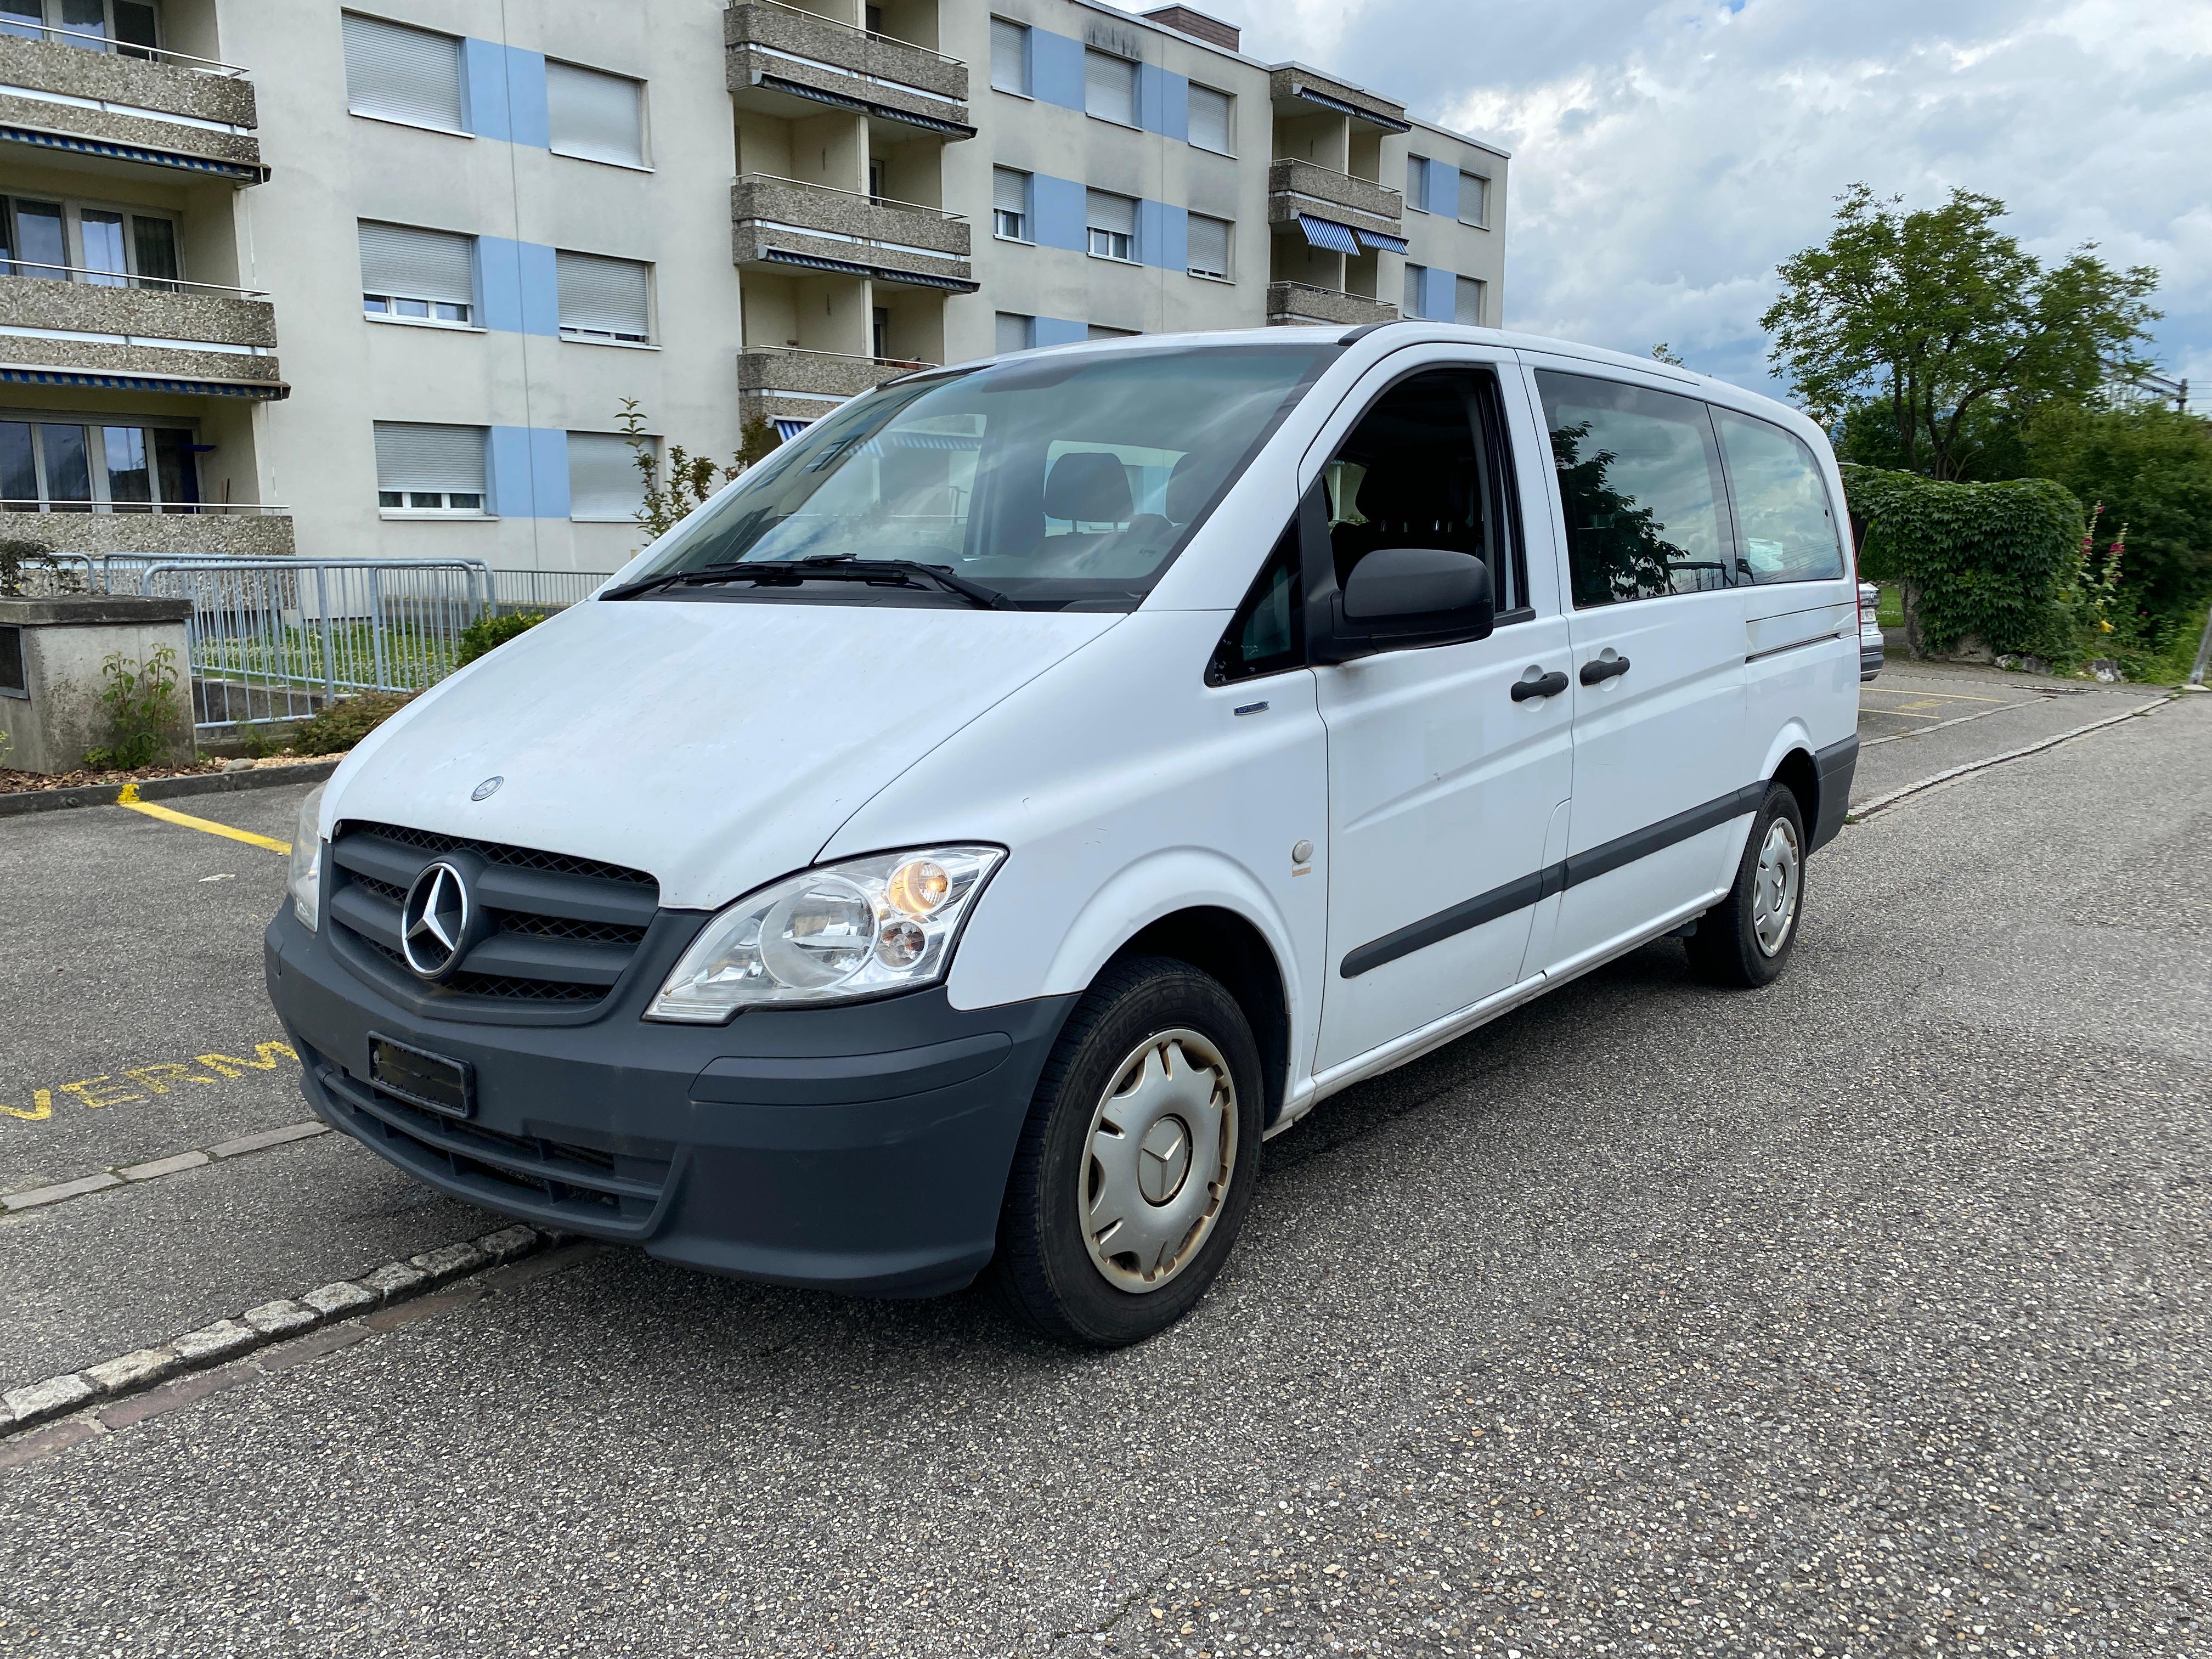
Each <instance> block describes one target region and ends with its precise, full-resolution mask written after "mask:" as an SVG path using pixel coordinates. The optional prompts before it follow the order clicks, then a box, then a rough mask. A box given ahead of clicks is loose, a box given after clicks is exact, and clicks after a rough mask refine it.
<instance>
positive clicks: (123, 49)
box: [0, 17, 249, 81]
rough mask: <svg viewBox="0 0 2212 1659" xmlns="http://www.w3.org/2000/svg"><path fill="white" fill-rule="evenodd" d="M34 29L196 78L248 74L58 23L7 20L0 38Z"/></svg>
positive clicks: (186, 54)
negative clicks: (180, 69) (168, 65)
mask: <svg viewBox="0 0 2212 1659" xmlns="http://www.w3.org/2000/svg"><path fill="white" fill-rule="evenodd" d="M33 29H36V30H38V32H39V33H40V34H42V35H45V34H58V35H60V36H61V37H62V38H63V39H64V40H89V41H91V42H93V43H94V45H96V46H105V47H106V48H107V50H108V51H109V52H112V53H113V54H114V55H115V56H117V57H118V58H146V59H148V60H149V61H151V60H152V59H155V58H159V59H161V61H162V62H164V63H174V64H179V66H181V67H183V68H185V69H189V70H193V71H194V72H195V73H197V74H201V75H214V74H222V75H227V76H233V77H234V78H235V79H238V80H241V81H242V80H244V79H245V78H246V75H247V74H248V72H249V71H247V70H242V69H240V67H239V66H238V65H237V64H225V63H222V62H221V61H219V60H217V59H216V58H195V57H194V56H193V55H192V54H191V52H171V51H170V50H169V49H168V48H167V46H140V45H138V44H137V42H136V41H135V40H115V39H114V38H113V37H112V36H109V35H105V34H94V33H92V32H91V31H90V30H88V29H73V28H67V27H64V26H63V25H61V24H59V23H33V22H32V21H30V20H29V19H28V18H27V17H9V18H8V19H7V20H6V21H0V34H13V35H18V36H21V35H24V34H27V33H29V32H30V31H31V30H33Z"/></svg>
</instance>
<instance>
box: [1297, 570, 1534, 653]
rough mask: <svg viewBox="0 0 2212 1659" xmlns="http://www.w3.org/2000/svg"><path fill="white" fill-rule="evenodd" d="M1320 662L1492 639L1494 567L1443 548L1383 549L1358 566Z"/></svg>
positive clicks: (1345, 590)
mask: <svg viewBox="0 0 2212 1659" xmlns="http://www.w3.org/2000/svg"><path fill="white" fill-rule="evenodd" d="M1330 609H1331V610H1332V611H1334V613H1335V614H1334V616H1332V617H1330V619H1329V620H1330V623H1331V627H1330V629H1329V630H1328V631H1329V634H1330V636H1331V637H1330V638H1329V640H1328V641H1327V643H1326V646H1325V647H1324V649H1323V650H1322V651H1319V652H1316V656H1318V657H1320V658H1321V659H1322V660H1324V661H1328V662H1348V661H1350V660H1351V659H1353V658H1355V657H1364V656H1369V655H1372V654H1373V653H1376V652H1378V651H1395V650H1406V649H1411V648H1413V647H1420V646H1432V645H1458V644H1462V643H1464V642H1465V641H1469V640H1480V639H1487V638H1488V637H1489V636H1490V632H1491V629H1492V627H1493V626H1494V624H1495V621H1496V617H1497V601H1496V597H1495V594H1494V592H1493V591H1492V586H1491V581H1490V567H1489V566H1488V565H1487V564H1486V563H1484V562H1483V561H1482V560H1480V559H1479V558H1477V557H1475V556H1474V554H1472V553H1459V552H1454V551H1453V550H1450V549H1449V548H1441V547H1378V548H1376V550H1374V551H1373V552H1371V553H1370V554H1368V555H1367V556H1365V557H1364V558H1363V559H1361V560H1360V561H1359V562H1358V564H1356V565H1354V566H1352V574H1351V575H1350V576H1348V577H1346V579H1345V583H1344V586H1343V588H1342V590H1341V591H1340V592H1339V593H1338V594H1337V596H1336V602H1335V604H1334V605H1332V606H1331V607H1330Z"/></svg>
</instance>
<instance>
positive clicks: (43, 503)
mask: <svg viewBox="0 0 2212 1659" xmlns="http://www.w3.org/2000/svg"><path fill="white" fill-rule="evenodd" d="M102 507H105V508H106V509H107V510H108V511H109V512H110V513H115V512H117V511H121V512H124V513H162V514H173V515H174V516H176V517H178V518H193V517H208V516H219V515H222V514H226V513H248V514H252V513H262V514H267V515H273V514H276V513H287V514H289V513H290V512H291V511H292V509H291V508H290V507H279V506H277V505H276V503H275V502H273V501H55V500H53V499H52V498H51V497H49V498H47V499H46V500H33V498H31V497H29V496H13V495H10V496H5V497H0V512H7V513H29V512H37V513H97V512H99V511H100V509H101V508H102ZM0 523H4V521H0ZM57 551H59V550H58V549H57ZM160 556H161V557H162V558H165V559H171V558H178V557H187V558H189V557H197V556H198V555H195V554H184V555H179V554H175V553H163V554H161V555H160Z"/></svg>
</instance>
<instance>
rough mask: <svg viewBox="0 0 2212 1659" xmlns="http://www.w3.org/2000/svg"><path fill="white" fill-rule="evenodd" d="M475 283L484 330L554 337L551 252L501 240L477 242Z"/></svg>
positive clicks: (556, 318)
mask: <svg viewBox="0 0 2212 1659" xmlns="http://www.w3.org/2000/svg"><path fill="white" fill-rule="evenodd" d="M477 282H478V283H480V284H481V286H482V289H483V293H482V295H481V298H482V303H483V316H482V318H481V319H480V320H481V321H482V322H483V325H484V326H485V327H486V328H489V329H498V330H501V331H505V332H507V333H510V334H558V333H559V332H560V331H561V295H560V289H559V285H558V283H556V280H555V276H554V259H553V250H552V249H551V248H550V247H547V246H544V244H542V243H538V242H515V241H510V240H507V238H506V237H504V236H479V237H477Z"/></svg>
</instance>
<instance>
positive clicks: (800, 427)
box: [775, 416, 813, 443]
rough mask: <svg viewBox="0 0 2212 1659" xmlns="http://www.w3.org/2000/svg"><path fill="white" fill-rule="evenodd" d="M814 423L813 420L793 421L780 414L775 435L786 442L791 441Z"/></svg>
mask: <svg viewBox="0 0 2212 1659" xmlns="http://www.w3.org/2000/svg"><path fill="white" fill-rule="evenodd" d="M812 424H813V422H811V421H791V420H785V419H783V418H782V417H781V416H779V417H778V418H777V420H776V423H775V435H776V436H777V437H779V438H781V439H782V440H783V441H784V442H786V443H789V442H790V441H792V440H793V438H796V437H797V436H798V435H799V434H800V433H802V432H804V431H805V430H806V428H808V427H810V426H811V425H812Z"/></svg>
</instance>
